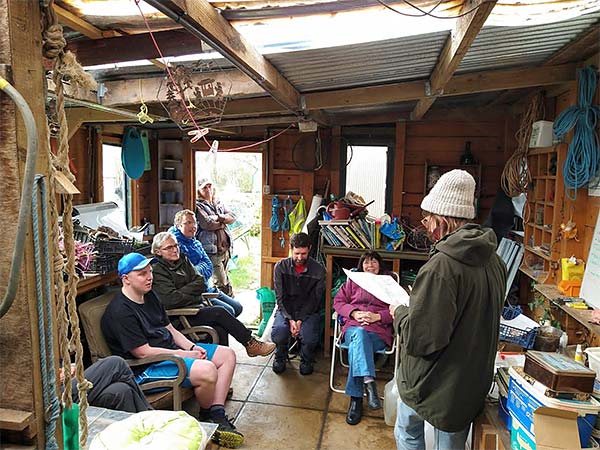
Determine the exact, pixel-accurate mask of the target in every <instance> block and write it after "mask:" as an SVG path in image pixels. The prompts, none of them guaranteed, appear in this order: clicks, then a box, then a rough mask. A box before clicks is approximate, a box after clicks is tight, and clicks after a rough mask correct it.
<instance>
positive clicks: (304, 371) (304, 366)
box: [300, 361, 314, 375]
mask: <svg viewBox="0 0 600 450" xmlns="http://www.w3.org/2000/svg"><path fill="white" fill-rule="evenodd" d="M313 370H314V369H313V365H312V363H310V362H308V361H302V362H301V363H300V375H310V374H311V373H313Z"/></svg>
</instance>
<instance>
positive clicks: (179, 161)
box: [162, 159, 183, 164]
mask: <svg viewBox="0 0 600 450" xmlns="http://www.w3.org/2000/svg"><path fill="white" fill-rule="evenodd" d="M162 162H164V163H181V164H183V160H181V159H163V160H162Z"/></svg>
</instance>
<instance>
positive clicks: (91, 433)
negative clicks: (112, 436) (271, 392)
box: [86, 406, 218, 448]
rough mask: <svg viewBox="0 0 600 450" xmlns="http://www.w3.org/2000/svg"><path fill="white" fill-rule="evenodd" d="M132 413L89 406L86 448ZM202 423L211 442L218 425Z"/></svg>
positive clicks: (208, 440)
mask: <svg viewBox="0 0 600 450" xmlns="http://www.w3.org/2000/svg"><path fill="white" fill-rule="evenodd" d="M132 414H133V413H128V412H124V411H115V410H112V409H106V408H98V407H96V406H88V408H87V418H88V440H87V445H86V448H89V446H90V444H91V443H92V440H93V439H94V437H95V436H96V435H97V434H98V433H100V432H101V431H102V430H104V429H105V428H106V427H107V426H109V425H110V424H111V423H113V422H118V421H120V420H123V419H127V418H128V417H129V416H131V415H132ZM200 425H202V429H203V430H204V431H205V432H206V433H207V434H208V439H207V440H206V441H207V443H209V442H210V438H211V437H212V435H213V434H214V433H215V431H216V430H217V427H218V425H217V424H214V423H208V422H200Z"/></svg>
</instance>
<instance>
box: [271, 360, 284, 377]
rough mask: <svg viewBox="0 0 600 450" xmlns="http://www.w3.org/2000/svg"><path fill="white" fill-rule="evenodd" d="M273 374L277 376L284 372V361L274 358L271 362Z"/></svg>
mask: <svg viewBox="0 0 600 450" xmlns="http://www.w3.org/2000/svg"><path fill="white" fill-rule="evenodd" d="M273 372H275V373H276V374H277V375H279V374H280V373H283V372H285V359H279V358H275V360H274V361H273Z"/></svg>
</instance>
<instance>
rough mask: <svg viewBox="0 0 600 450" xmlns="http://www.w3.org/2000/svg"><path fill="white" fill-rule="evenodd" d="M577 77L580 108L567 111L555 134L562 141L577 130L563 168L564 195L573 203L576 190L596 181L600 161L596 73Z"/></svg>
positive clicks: (584, 71)
mask: <svg viewBox="0 0 600 450" xmlns="http://www.w3.org/2000/svg"><path fill="white" fill-rule="evenodd" d="M577 75H578V79H579V86H578V94H577V105H576V106H571V107H569V108H567V109H566V110H564V111H563V112H562V113H560V115H559V116H558V118H557V119H556V121H555V122H554V134H555V135H556V136H557V137H558V138H559V139H560V138H561V137H562V136H564V135H565V134H567V133H568V132H569V131H570V130H571V129H572V128H574V131H573V139H571V143H570V144H569V150H568V152H567V157H566V159H565V163H564V165H563V178H564V181H565V193H566V195H567V197H568V198H569V199H571V200H575V199H576V198H577V189H579V188H581V187H584V186H586V185H587V184H589V183H590V181H592V180H593V179H594V178H595V177H596V173H597V171H598V166H599V159H600V150H599V141H598V134H597V133H596V124H597V123H598V119H599V118H600V106H598V105H592V100H593V98H594V93H595V92H596V83H597V81H596V70H595V69H594V68H593V67H592V66H587V67H584V68H583V69H579V70H578V71H577ZM570 191H572V192H573V195H571V193H570Z"/></svg>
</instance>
